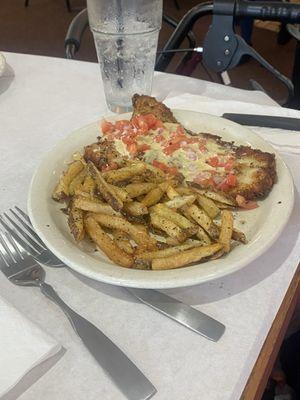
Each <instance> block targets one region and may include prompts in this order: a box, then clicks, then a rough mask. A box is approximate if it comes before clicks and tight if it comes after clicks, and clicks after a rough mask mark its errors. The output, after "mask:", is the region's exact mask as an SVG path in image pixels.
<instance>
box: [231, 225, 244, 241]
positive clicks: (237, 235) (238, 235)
mask: <svg viewBox="0 0 300 400" xmlns="http://www.w3.org/2000/svg"><path fill="white" fill-rule="evenodd" d="M232 239H233V240H236V241H238V242H241V243H244V244H246V243H247V238H246V235H245V234H244V232H242V231H240V230H239V229H237V228H234V227H233V230H232Z"/></svg>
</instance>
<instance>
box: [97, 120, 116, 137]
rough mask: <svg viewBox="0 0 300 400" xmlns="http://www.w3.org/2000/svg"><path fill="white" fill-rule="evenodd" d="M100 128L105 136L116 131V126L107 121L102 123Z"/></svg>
mask: <svg viewBox="0 0 300 400" xmlns="http://www.w3.org/2000/svg"><path fill="white" fill-rule="evenodd" d="M100 127H101V130H102V132H103V133H104V134H106V133H108V132H111V131H112V130H113V129H114V125H113V124H112V123H111V122H108V121H106V119H103V120H102V121H101V124H100Z"/></svg>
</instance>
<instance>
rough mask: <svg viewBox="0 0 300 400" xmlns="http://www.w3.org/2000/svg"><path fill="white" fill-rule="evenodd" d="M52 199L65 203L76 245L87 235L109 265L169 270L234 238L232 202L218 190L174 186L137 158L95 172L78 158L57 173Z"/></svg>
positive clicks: (226, 247) (210, 255)
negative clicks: (117, 167) (103, 254)
mask: <svg viewBox="0 0 300 400" xmlns="http://www.w3.org/2000/svg"><path fill="white" fill-rule="evenodd" d="M52 197H53V199H54V200H56V201H66V202H67V204H68V207H67V210H68V224H69V227H70V231H71V233H72V235H73V236H74V238H75V240H76V242H79V241H81V240H83V239H84V238H85V237H89V238H90V239H91V240H92V241H93V242H94V243H95V245H96V246H97V248H98V249H100V250H102V251H103V252H104V253H105V254H106V255H107V257H108V258H109V259H110V260H112V261H113V262H114V263H116V264H118V265H121V266H123V267H127V268H138V269H146V270H167V269H172V268H179V267H183V266H186V265H188V264H191V263H195V262H200V261H206V260H209V259H216V258H218V257H221V256H222V255H224V254H226V253H228V252H229V251H230V250H231V248H232V245H233V241H239V242H241V243H246V238H245V235H244V234H243V233H242V232H241V231H239V230H237V229H236V228H234V226H233V222H234V221H233V214H232V211H231V210H232V209H233V207H234V204H233V203H232V202H231V201H230V200H229V199H227V198H226V197H225V196H222V195H221V194H219V193H214V192H211V191H206V190H199V189H196V188H193V187H191V186H188V185H187V184H186V183H184V184H183V183H182V182H181V183H180V182H179V180H177V179H176V178H174V177H170V176H169V175H166V174H165V173H164V172H162V171H161V170H160V169H158V168H155V167H153V166H151V165H149V164H146V163H145V162H142V161H129V160H126V161H124V162H123V163H122V164H121V166H120V168H119V169H116V170H110V171H106V172H100V171H99V170H98V169H97V167H96V166H95V165H94V164H93V163H92V162H91V161H88V162H86V161H85V160H84V159H83V158H82V157H79V158H78V156H77V157H76V159H75V161H73V162H72V163H71V164H69V166H68V168H67V170H66V171H65V172H64V173H63V174H62V176H61V177H60V180H59V182H58V184H57V186H56V188H55V189H54V192H53V195H52Z"/></svg>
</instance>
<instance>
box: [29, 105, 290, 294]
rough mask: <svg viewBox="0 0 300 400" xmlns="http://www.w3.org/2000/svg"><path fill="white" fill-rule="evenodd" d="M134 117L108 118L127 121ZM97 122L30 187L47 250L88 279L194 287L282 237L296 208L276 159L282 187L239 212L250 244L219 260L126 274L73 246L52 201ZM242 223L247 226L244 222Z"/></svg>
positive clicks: (246, 136)
mask: <svg viewBox="0 0 300 400" xmlns="http://www.w3.org/2000/svg"><path fill="white" fill-rule="evenodd" d="M174 115H175V116H176V118H177V119H178V120H179V121H180V122H181V123H182V124H183V126H185V127H186V128H188V129H191V130H192V131H194V132H197V131H198V132H201V131H202V132H210V133H215V134H218V135H220V136H222V137H223V138H224V139H225V140H233V141H235V142H236V143H237V144H246V145H250V146H252V147H253V148H258V149H261V150H264V151H268V152H273V153H275V150H274V149H273V148H272V147H271V146H270V145H269V144H267V143H266V142H265V141H264V140H263V139H261V138H260V137H259V136H258V135H256V134H255V133H253V132H252V131H251V130H250V129H248V128H245V127H243V126H240V125H238V124H236V123H234V122H231V121H227V120H226V119H223V118H219V117H215V116H212V115H208V114H200V113H196V112H192V111H183V110H177V111H176V110H175V111H174ZM129 117H130V114H125V115H124V114H123V115H119V116H115V117H112V118H108V119H109V120H117V119H126V118H127V119H128V118H129ZM98 135H99V123H94V124H91V125H88V126H86V127H83V128H80V129H79V130H77V131H75V132H73V133H71V134H70V135H68V136H67V137H66V138H65V139H64V140H62V141H61V142H60V143H58V144H57V146H56V147H55V148H54V149H53V150H51V151H50V152H49V153H48V154H47V155H46V156H45V157H44V159H43V161H42V163H41V164H40V166H39V167H38V169H37V171H36V172H35V174H34V177H33V179H32V182H31V186H30V191H29V199H28V211H29V215H30V218H31V221H32V223H33V226H34V228H35V229H36V231H37V233H38V234H39V235H40V237H41V238H42V240H43V241H44V242H45V243H46V244H47V246H48V247H49V248H50V249H51V250H52V251H53V253H55V254H56V256H57V257H59V258H60V259H61V260H62V261H63V262H64V263H65V264H67V265H68V266H69V267H70V268H72V269H74V270H75V271H77V272H79V273H80V274H82V275H85V276H88V277H89V278H92V279H95V280H98V281H102V282H107V283H111V284H114V285H120V286H131V287H139V288H156V289H158V288H174V287H180V286H190V285H195V284H198V283H200V282H205V281H209V280H212V279H215V278H217V277H220V276H223V275H227V274H230V273H232V272H233V271H236V270H238V269H240V268H242V267H244V266H246V265H247V264H249V263H250V262H251V261H253V260H254V259H255V258H257V257H258V256H260V255H261V254H262V253H263V252H265V251H266V250H267V249H268V248H269V247H270V246H271V244H272V243H273V242H274V241H275V240H276V239H277V237H278V236H279V235H280V233H281V231H282V229H283V228H284V226H285V225H286V223H287V221H288V219H289V216H290V213H291V211H292V208H293V201H294V193H293V181H292V177H291V175H290V172H289V170H288V168H287V167H286V165H285V164H284V162H283V161H282V159H281V158H280V156H279V155H278V154H276V167H277V174H278V182H277V183H276V184H275V185H274V187H273V189H272V191H271V193H270V194H269V196H268V197H267V198H266V199H265V200H263V201H260V202H259V205H260V207H259V208H257V209H255V210H251V211H241V212H238V213H237V217H236V221H237V225H236V226H237V227H238V228H240V229H242V230H243V231H244V232H245V234H246V236H247V238H248V241H249V242H248V243H247V245H242V244H241V245H239V246H237V247H236V248H234V249H233V250H232V251H231V252H230V253H229V254H228V255H226V256H225V257H222V258H220V259H218V260H215V261H209V262H207V263H203V264H199V265H193V266H190V267H185V268H179V269H173V270H168V271H143V270H135V269H127V268H123V267H120V266H117V265H115V264H113V262H111V261H110V260H108V259H107V258H106V256H105V255H103V254H102V253H100V252H95V251H94V250H91V249H89V248H88V247H87V246H86V245H82V244H81V245H80V246H78V245H77V244H75V242H74V240H73V238H72V236H71V234H70V232H69V228H68V226H67V222H66V216H65V215H64V214H63V213H62V212H61V208H62V204H60V203H57V202H55V201H53V200H52V199H51V193H52V190H53V188H54V187H55V185H56V183H57V181H58V179H59V176H60V174H61V172H62V171H63V170H64V169H65V168H66V162H68V161H69V160H70V159H71V155H72V154H73V153H74V152H76V151H81V150H82V149H83V147H84V146H85V145H87V144H90V143H93V142H95V141H96V137H97V136H98ZM243 221H244V223H243Z"/></svg>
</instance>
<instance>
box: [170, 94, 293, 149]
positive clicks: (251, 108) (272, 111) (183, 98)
mask: <svg viewBox="0 0 300 400" xmlns="http://www.w3.org/2000/svg"><path fill="white" fill-rule="evenodd" d="M164 103H165V104H166V105H167V106H168V107H170V108H175V109H176V108H177V109H182V110H191V111H198V112H203V113H208V114H214V115H218V116H221V115H223V114H224V113H240V114H259V115H274V116H280V117H293V118H300V111H297V110H292V109H289V108H283V107H280V106H271V105H270V106H267V105H260V104H254V103H250V102H249V103H244V102H241V101H234V100H216V99H212V98H210V97H206V96H199V95H193V94H189V93H185V94H182V95H180V96H174V97H173V96H172V93H170V95H169V96H168V97H167V98H166V99H165V100H164ZM252 130H254V131H255V132H256V133H258V134H259V135H261V136H262V137H263V138H264V139H265V140H267V141H268V142H269V143H270V144H271V145H272V146H273V147H274V148H275V149H277V150H278V151H281V152H287V153H295V154H300V132H296V131H286V130H282V129H272V128H261V127H257V126H255V127H252Z"/></svg>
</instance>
